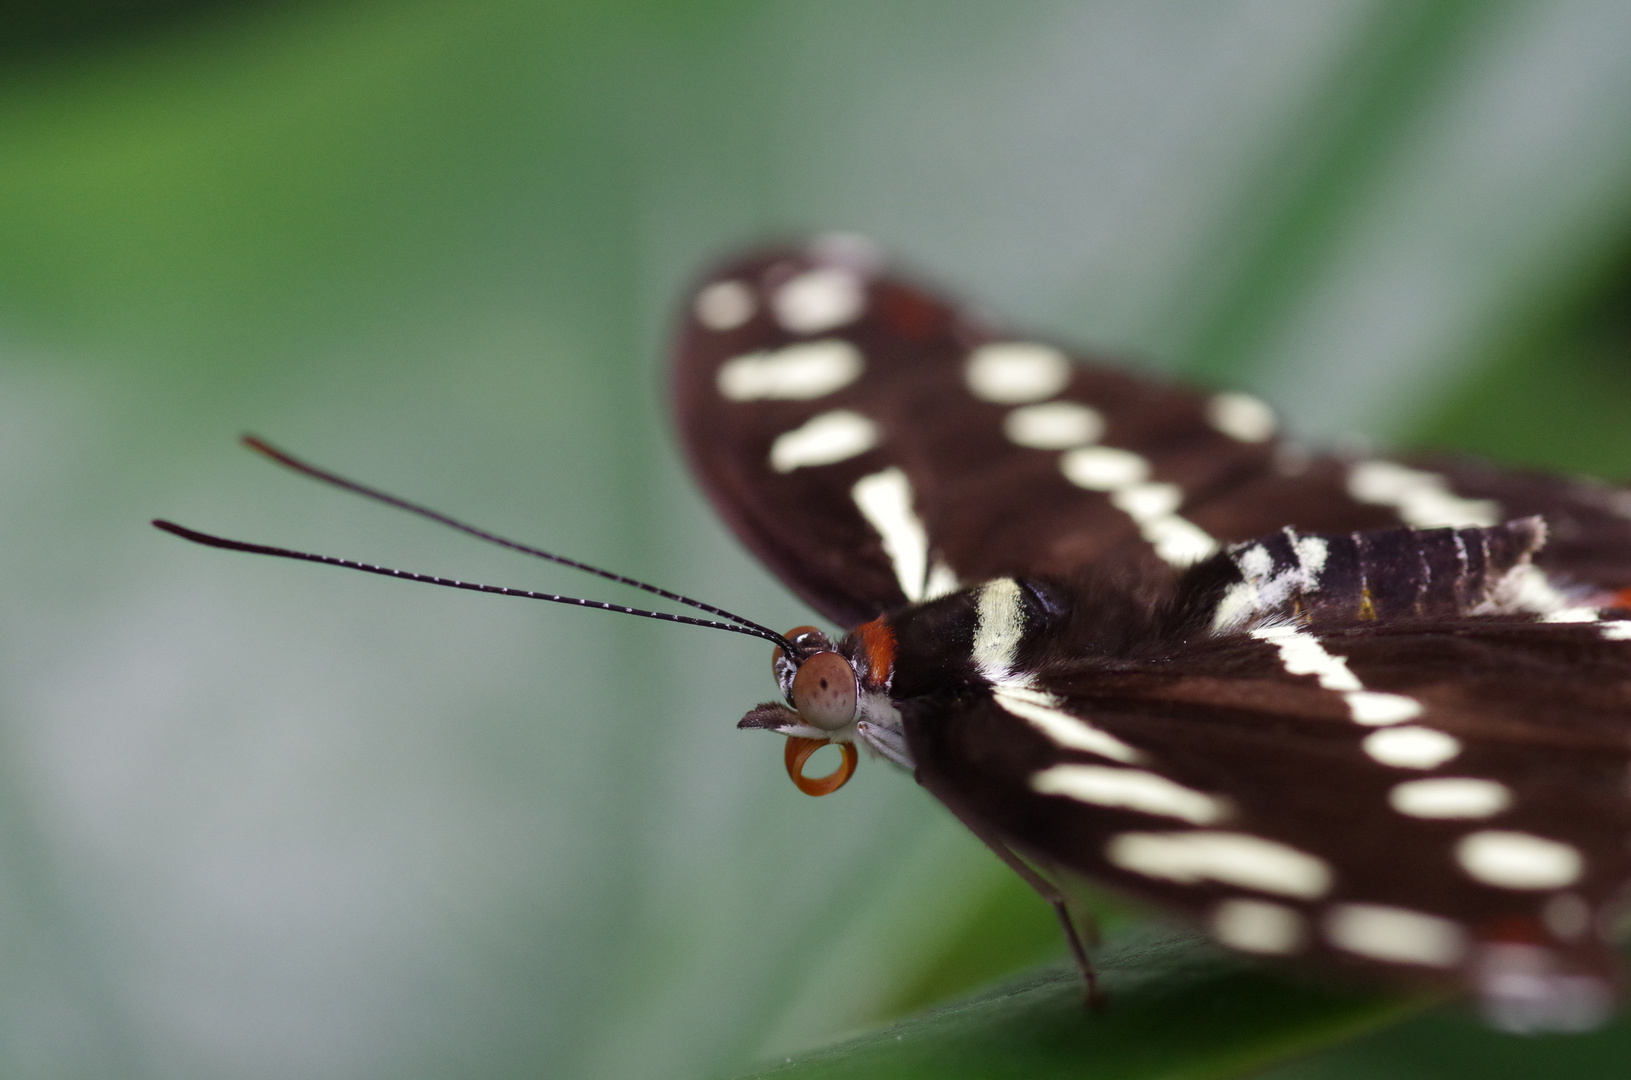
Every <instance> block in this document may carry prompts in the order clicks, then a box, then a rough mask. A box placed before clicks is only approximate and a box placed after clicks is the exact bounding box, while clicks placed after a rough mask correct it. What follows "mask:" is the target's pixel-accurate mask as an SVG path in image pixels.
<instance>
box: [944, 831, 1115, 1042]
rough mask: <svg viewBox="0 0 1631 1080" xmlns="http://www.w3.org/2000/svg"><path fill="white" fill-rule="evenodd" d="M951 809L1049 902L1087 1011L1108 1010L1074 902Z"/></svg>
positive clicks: (1092, 935) (1091, 929)
mask: <svg viewBox="0 0 1631 1080" xmlns="http://www.w3.org/2000/svg"><path fill="white" fill-rule="evenodd" d="M947 806H949V807H951V810H952V813H953V814H956V815H957V819H958V820H959V821H961V822H962V823H963V824H964V825H965V826H967V827H968V831H969V832H971V833H973V834H974V835H975V836H977V837H978V838H979V840H980V843H982V844H984V845H985V846H986V847H988V848H990V849H991V853H992V854H993V855H995V856H996V857H997V858H999V859H1001V860H1002V861H1003V863H1004V864H1005V865H1006V866H1007V867H1008V868H1009V869H1010V870H1012V871H1013V872H1014V873H1016V874H1018V875H1019V877H1020V880H1021V881H1023V882H1025V884H1027V885H1029V886H1030V887H1031V888H1032V889H1033V890H1035V891H1036V894H1037V895H1038V896H1040V897H1041V898H1042V899H1044V900H1046V901H1047V902H1048V904H1049V905H1050V906H1051V907H1052V908H1053V913H1054V915H1055V916H1057V917H1058V919H1059V926H1060V927H1061V928H1062V929H1063V930H1064V932H1065V944H1067V945H1069V946H1070V955H1071V957H1072V958H1073V959H1074V960H1075V961H1076V970H1078V971H1080V972H1081V973H1082V983H1083V985H1084V988H1085V990H1086V1003H1087V1007H1088V1008H1089V1009H1091V1010H1094V1011H1097V1010H1099V1009H1102V1008H1104V1002H1105V999H1104V992H1103V991H1102V990H1100V989H1099V973H1098V970H1097V969H1096V968H1094V966H1093V961H1092V959H1090V958H1089V957H1088V955H1087V945H1086V944H1085V943H1084V941H1083V937H1082V934H1081V932H1080V930H1079V929H1078V928H1077V926H1076V919H1075V918H1074V917H1073V916H1072V915H1071V912H1070V902H1069V901H1068V900H1067V899H1066V898H1065V894H1064V893H1062V892H1060V891H1059V887H1058V886H1057V885H1055V884H1054V883H1053V882H1051V881H1049V880H1048V879H1047V878H1045V877H1043V876H1042V875H1041V874H1039V873H1037V872H1036V870H1035V868H1033V867H1032V866H1031V864H1030V863H1028V862H1026V861H1025V860H1024V859H1022V858H1021V857H1020V856H1019V855H1018V853H1016V852H1015V851H1014V849H1013V848H1011V847H1009V846H1008V845H1007V844H1006V843H1005V842H1003V840H1002V838H1001V837H999V836H997V835H996V834H995V833H993V832H992V831H991V830H990V829H989V828H987V827H986V826H985V825H983V824H981V823H980V822H978V821H976V820H971V819H970V818H969V817H967V816H965V815H963V814H961V813H958V811H957V808H956V806H955V805H954V804H952V803H950V802H947ZM1087 929H1088V937H1089V939H1090V940H1092V941H1093V943H1094V944H1098V940H1099V928H1098V925H1097V923H1094V922H1091V921H1090V922H1089V925H1088V928H1087Z"/></svg>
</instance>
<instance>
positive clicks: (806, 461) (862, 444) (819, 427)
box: [770, 409, 878, 473]
mask: <svg viewBox="0 0 1631 1080" xmlns="http://www.w3.org/2000/svg"><path fill="white" fill-rule="evenodd" d="M877 445H878V425H877V424H874V423H873V422H872V421H871V420H868V419H867V418H866V417H864V416H862V415H861V414H860V413H857V412H851V411H849V410H848V409H834V410H833V411H832V412H824V413H822V414H820V415H819V416H812V417H811V418H810V419H809V420H808V421H806V422H805V424H804V425H803V426H802V427H798V428H794V429H793V430H792V431H788V432H785V433H783V434H781V435H778V436H777V437H776V441H775V442H774V443H772V444H771V446H770V467H771V468H773V469H775V470H776V471H777V472H779V473H788V472H792V471H793V470H794V469H802V468H805V467H807V466H811V465H832V464H835V463H837V462H840V461H848V460H849V459H850V458H852V457H855V456H856V455H858V454H864V453H866V452H867V451H868V450H871V449H872V448H873V447H874V446H877Z"/></svg>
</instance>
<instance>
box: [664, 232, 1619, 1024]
mask: <svg viewBox="0 0 1631 1080" xmlns="http://www.w3.org/2000/svg"><path fill="white" fill-rule="evenodd" d="M672 399H673V403H674V409H675V415H676V420H677V426H678V429H679V432H680V434H681V437H682V440H683V442H684V444H685V448H686V451H687V453H688V456H689V458H690V462H691V465H692V468H693V471H694V473H695V475H696V476H697V478H698V479H699V481H700V483H701V485H702V486H703V488H704V489H705V490H706V491H707V493H708V495H709V496H710V498H711V499H712V501H713V503H714V505H715V507H716V508H717V509H718V511H719V512H720V513H721V515H722V516H723V517H724V519H725V520H726V522H728V523H729V525H730V527H731V528H732V529H733V530H734V532H735V534H736V536H737V537H738V538H740V540H741V541H742V542H743V543H744V544H745V545H746V546H747V547H748V548H749V549H750V550H751V551H752V552H753V553H754V554H755V555H757V556H758V558H759V559H760V560H761V561H762V562H763V563H764V564H765V565H766V566H767V567H769V568H770V569H771V570H772V571H773V572H774V573H775V574H776V575H777V576H778V577H779V578H780V579H781V580H782V581H783V582H784V583H786V585H787V586H788V587H789V588H791V589H792V590H793V591H794V592H795V593H797V594H798V595H799V596H800V597H801V598H803V599H804V600H805V601H806V602H807V603H808V604H809V605H810V606H811V607H812V608H813V609H814V610H816V611H817V612H819V613H820V614H821V615H823V616H824V617H825V618H827V619H829V620H831V621H832V622H833V623H834V624H836V625H838V626H840V627H843V628H845V629H846V630H847V631H848V632H847V633H846V634H844V635H843V636H842V637H840V638H838V639H836V640H835V639H834V638H832V637H829V636H828V635H827V634H825V633H823V632H822V631H821V630H818V629H816V628H813V627H800V628H798V629H796V630H793V631H791V632H789V633H788V634H787V635H784V636H785V638H786V639H787V641H786V643H784V644H780V645H778V646H777V648H776V650H775V653H774V671H775V675H776V679H777V682H778V685H779V689H780V691H781V700H779V701H772V702H768V703H765V704H761V705H759V706H757V707H756V708H754V709H752V710H750V711H749V712H748V713H747V715H746V716H745V717H744V718H743V719H742V721H741V723H740V726H741V727H743V728H749V729H762V730H767V731H772V732H776V733H779V734H781V735H783V736H786V737H787V748H786V763H787V768H788V771H789V775H790V776H791V777H792V778H793V780H794V782H795V783H796V784H798V785H799V787H800V788H801V789H802V790H805V791H807V792H808V793H809V794H814V795H821V794H827V793H829V792H831V791H833V790H836V788H838V787H840V786H842V784H843V783H844V781H845V780H847V779H848V778H849V776H850V774H851V773H853V771H854V769H855V767H856V763H857V761H858V758H859V754H858V752H857V750H858V748H859V749H861V750H865V751H867V752H869V754H870V755H871V756H873V757H876V758H881V759H884V760H886V761H888V762H891V763H893V764H894V765H896V766H899V767H900V768H901V769H903V770H906V771H908V772H910V773H911V774H912V775H913V776H914V777H915V778H916V780H917V782H918V783H920V784H922V785H923V786H924V787H925V788H926V789H928V791H929V792H931V793H932V794H933V795H934V796H935V797H936V798H938V799H939V800H940V801H941V802H942V803H944V804H945V805H946V806H947V807H948V808H949V809H950V810H951V811H952V812H953V813H954V814H955V815H956V816H957V817H958V818H959V819H961V820H962V821H963V822H964V823H965V824H966V825H968V826H969V827H970V828H971V829H972V830H973V831H974V832H975V834H976V835H978V836H979V837H980V838H981V839H982V840H984V841H985V842H986V843H987V844H988V845H989V846H990V847H991V848H992V849H993V851H995V852H996V853H997V854H998V855H999V856H1000V857H1001V858H1003V859H1004V860H1005V861H1006V862H1007V863H1008V864H1009V865H1010V866H1012V867H1013V868H1014V869H1015V870H1016V871H1018V872H1019V873H1020V874H1021V875H1022V876H1024V877H1025V879H1026V880H1027V881H1028V882H1030V883H1031V884H1032V885H1033V887H1035V888H1036V889H1037V890H1038V891H1039V892H1040V893H1041V894H1042V895H1043V896H1044V897H1045V898H1047V899H1048V900H1049V901H1050V902H1052V903H1053V904H1054V906H1055V909H1056V910H1057V911H1058V913H1059V914H1060V918H1061V921H1062V922H1063V924H1064V926H1065V930H1066V934H1067V938H1068V940H1069V941H1070V942H1071V945H1072V947H1073V949H1074V950H1075V951H1076V954H1077V957H1078V960H1079V961H1080V962H1081V963H1082V964H1083V967H1084V970H1087V964H1086V958H1085V955H1084V954H1083V951H1082V948H1081V944H1080V940H1079V936H1078V934H1077V933H1076V931H1075V929H1074V928H1073V926H1072V923H1071V920H1070V917H1069V913H1068V911H1067V908H1066V906H1065V902H1064V896H1063V894H1062V893H1061V892H1060V890H1059V887H1058V885H1057V880H1058V879H1059V877H1060V876H1061V875H1064V876H1081V877H1085V878H1087V879H1089V880H1092V881H1094V882H1097V883H1100V884H1102V885H1105V886H1108V887H1110V888H1112V889H1114V890H1118V891H1120V892H1123V893H1125V894H1128V895H1130V896H1133V897H1136V898H1141V899H1143V900H1145V901H1148V902H1151V903H1153V904H1155V905H1158V906H1160V907H1162V908H1165V909H1167V910H1168V911H1170V912H1173V913H1175V914H1177V915H1179V916H1181V917H1183V918H1186V919H1188V920H1189V921H1191V922H1193V923H1195V924H1197V925H1199V926H1200V927H1201V928H1203V929H1204V930H1205V931H1206V932H1208V933H1209V934H1210V935H1211V936H1212V937H1214V938H1215V939H1216V940H1217V941H1219V942H1221V943H1222V944H1223V945H1225V946H1228V947H1230V948H1233V949H1236V950H1240V951H1243V952H1246V953H1251V954H1257V955H1260V956H1267V957H1275V958H1287V959H1292V960H1300V961H1306V962H1312V963H1316V964H1318V963H1324V964H1328V965H1336V966H1339V967H1343V968H1358V969H1363V970H1368V971H1371V972H1374V973H1377V974H1380V975H1383V976H1392V977H1399V978H1403V979H1407V980H1416V981H1425V982H1429V983H1433V982H1436V983H1440V984H1445V985H1450V986H1456V987H1464V988H1466V989H1468V990H1470V991H1471V992H1472V993H1474V994H1475V995H1476V996H1477V998H1478V999H1479V1001H1480V1002H1481V1004H1482V1007H1483V1010H1484V1012H1485V1014H1486V1015H1487V1016H1488V1017H1489V1018H1490V1019H1491V1020H1492V1021H1493V1022H1494V1023H1495V1024H1496V1025H1498V1026H1500V1027H1503V1028H1506V1029H1510V1030H1518V1031H1531V1030H1574V1029H1584V1028H1589V1027H1592V1026H1594V1025H1596V1024H1598V1023H1600V1022H1601V1021H1602V1020H1603V1019H1604V1018H1605V1017H1606V1016H1607V1015H1608V1014H1609V1013H1610V1012H1611V1010H1612V1008H1613V1004H1614V1000H1615V995H1616V985H1617V982H1618V965H1617V961H1616V957H1615V953H1614V949H1613V929H1614V926H1615V922H1616V918H1617V916H1618V914H1619V913H1620V911H1621V909H1622V908H1623V907H1624V902H1625V900H1626V898H1627V891H1628V885H1631V491H1628V490H1625V489H1620V488H1615V487H1611V486H1608V485H1604V484H1599V483H1596V482H1593V481H1590V480H1585V479H1574V478H1561V477H1557V476H1551V475H1544V474H1539V473H1528V472H1515V471H1509V470H1503V469H1500V468H1496V467H1494V466H1491V465H1488V464H1485V463H1483V462H1480V461H1475V460H1468V459H1462V458H1450V457H1446V458H1439V459H1432V460H1421V461H1396V460H1389V459H1385V458H1381V457H1373V456H1364V455H1361V456H1342V455H1332V454H1320V453H1314V452H1310V451H1308V450H1306V449H1304V448H1302V447H1300V446H1298V445H1297V444H1295V443H1292V442H1288V441H1286V440H1285V439H1283V438H1282V437H1281V434H1280V431H1279V424H1278V420H1277V417H1276V416H1275V414H1274V412H1273V411H1272V410H1271V409H1270V407H1269V406H1268V405H1266V404H1265V403H1263V402H1261V401H1259V400H1258V399H1256V398H1254V397H1250V396H1247V395H1244V394H1239V393H1233V392H1222V393H1204V392H1200V391H1197V390H1195V389H1192V388H1189V387H1186V386H1182V385H1178V384H1176V383H1173V382H1167V381H1162V380H1160V379H1157V378H1151V377H1149V376H1147V375H1135V374H1131V373H1129V372H1126V371H1122V370H1118V369H1116V368H1115V367H1113V366H1109V365H1106V364H1104V363H1102V362H1100V361H1097V360H1095V359H1093V358H1091V357H1087V356H1082V355H1079V354H1077V353H1073V352H1072V351H1070V350H1068V349H1066V348H1063V347H1061V346H1060V345H1058V344H1057V343H1055V342H1052V341H1048V340H1045V339H1043V338H1039V337H1036V336H1033V335H1030V334H1027V333H1022V332H1016V331H1013V330H1010V329H1008V328H1006V327H1003V326H1001V325H998V324H995V323H993V322H991V321H988V320H987V319H986V318H984V317H982V316H981V315H979V314H976V313H975V312H974V311H973V310H972V309H970V308H968V307H964V306H959V305H958V304H956V303H953V302H951V301H949V300H947V299H945V298H944V297H942V296H941V295H939V294H937V293H936V292H934V291H932V290H930V289H928V288H926V287H923V286H921V285H919V284H916V283H914V282H913V281H912V280H910V279H909V278H907V277H904V276H901V275H900V274H898V273H895V272H893V271H892V270H891V269H890V268H889V267H888V266H886V265H885V263H884V262H883V260H882V259H881V258H880V256H879V255H878V253H877V252H876V250H875V249H873V248H872V247H871V246H870V245H868V244H866V243H865V242H862V241H859V240H855V239H850V238H843V237H834V238H828V239H824V240H818V241H815V242H813V243H811V244H808V245H805V246H802V247H788V248H781V249H775V250H769V251H764V252H759V253H755V254H750V255H748V256H745V257H742V258H739V259H736V260H733V261H730V262H728V263H725V264H724V265H722V266H720V267H718V268H717V269H716V270H715V271H713V272H712V273H711V274H709V275H708V276H707V277H706V278H705V279H704V280H703V281H701V282H700V283H699V284H698V285H697V286H696V287H695V288H694V289H693V290H692V291H691V292H690V293H689V294H688V296H687V299H686V303H685V307H684V310H683V313H682V316H681V319H680V326H679V328H678V330H677V333H676V335H675V345H674V348H673V355H672ZM828 744H833V745H837V746H838V747H839V748H840V749H841V751H842V752H843V761H842V763H841V765H840V767H839V768H838V770H837V771H836V772H834V773H833V774H831V775H830V776H826V777H809V776H806V775H805V774H804V772H803V767H804V764H805V762H806V761H807V760H808V759H809V757H810V755H811V754H812V753H813V752H814V750H816V749H818V748H820V747H822V746H825V745H828Z"/></svg>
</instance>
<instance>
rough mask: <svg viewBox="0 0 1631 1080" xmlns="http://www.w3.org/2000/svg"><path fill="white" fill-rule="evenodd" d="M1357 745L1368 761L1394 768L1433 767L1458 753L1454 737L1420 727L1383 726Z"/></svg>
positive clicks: (1457, 744) (1458, 741)
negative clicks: (1368, 758)
mask: <svg viewBox="0 0 1631 1080" xmlns="http://www.w3.org/2000/svg"><path fill="white" fill-rule="evenodd" d="M1360 745H1361V746H1363V747H1364V749H1365V753H1367V754H1369V755H1370V756H1371V760H1373V761H1375V762H1377V763H1378V764H1381V765H1390V766H1392V767H1393V768H1395V769H1436V768H1438V767H1439V766H1440V765H1442V764H1444V763H1445V762H1446V761H1449V760H1450V759H1451V758H1453V757H1455V756H1456V755H1457V754H1459V753H1461V741H1460V740H1459V739H1457V738H1456V737H1455V736H1453V735H1446V734H1445V733H1444V732H1442V731H1437V730H1435V729H1433V728H1424V727H1394V728H1383V729H1382V730H1381V731H1373V732H1371V733H1370V734H1369V735H1367V736H1365V741H1364V742H1363V743H1361V744H1360Z"/></svg>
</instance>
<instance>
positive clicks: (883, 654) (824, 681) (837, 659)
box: [737, 619, 910, 795]
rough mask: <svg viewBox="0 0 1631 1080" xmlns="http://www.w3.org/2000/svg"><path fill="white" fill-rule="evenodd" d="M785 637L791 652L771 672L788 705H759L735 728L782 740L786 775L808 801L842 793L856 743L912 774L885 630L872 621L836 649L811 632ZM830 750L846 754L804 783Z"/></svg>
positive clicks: (777, 657) (778, 656)
mask: <svg viewBox="0 0 1631 1080" xmlns="http://www.w3.org/2000/svg"><path fill="white" fill-rule="evenodd" d="M784 636H785V637H786V639H787V642H788V644H789V645H790V646H791V648H790V649H789V648H783V647H782V646H779V645H778V646H776V649H775V652H774V653H773V654H772V656H771V671H772V673H773V674H774V675H775V677H776V684H777V685H778V686H779V687H780V688H781V692H782V697H783V698H784V699H785V701H786V704H783V703H781V702H768V703H766V704H763V705H760V706H758V707H756V708H754V709H752V710H751V711H750V712H749V713H748V714H747V715H746V716H744V717H743V718H742V720H741V722H740V723H739V724H738V725H737V726H738V727H743V728H763V729H765V730H768V731H774V732H776V733H778V734H780V735H785V736H786V737H787V750H786V762H787V775H788V776H789V777H790V778H791V779H792V781H793V783H794V784H795V785H796V786H797V787H798V789H799V790H800V791H802V792H804V793H805V794H806V795H827V794H830V793H831V792H834V791H837V790H838V789H839V788H841V787H843V786H844V784H845V783H847V782H848V781H849V778H850V777H851V776H852V775H854V773H855V767H856V764H857V762H858V760H859V755H858V754H857V752H856V746H857V744H860V745H864V746H866V747H867V748H868V749H869V750H871V751H873V752H874V753H877V754H881V755H883V756H885V757H888V758H889V759H890V760H892V761H894V762H896V763H897V764H900V765H905V766H908V767H909V765H910V760H909V759H908V758H907V757H906V753H905V743H904V740H903V739H902V738H901V735H900V716H899V713H898V712H896V710H895V707H894V705H893V704H892V703H891V702H890V700H889V679H890V675H891V674H892V673H893V668H894V643H895V636H894V631H893V629H891V627H890V626H889V624H888V623H887V622H886V621H885V620H883V619H875V620H873V621H872V622H869V623H867V624H865V625H864V626H861V627H860V628H858V629H857V630H856V631H855V632H854V633H852V634H849V635H848V636H846V637H845V638H844V639H843V640H842V641H838V642H834V641H833V640H832V639H831V638H829V637H828V636H827V635H826V634H825V633H823V632H822V631H820V630H818V629H816V628H815V627H813V626H800V627H796V628H794V629H792V630H789V631H788V632H787V633H786V635H784ZM828 745H833V746H836V747H837V748H838V749H839V751H840V753H842V755H843V760H842V762H841V763H840V764H839V767H838V769H837V770H836V771H834V772H833V773H831V774H829V775H827V776H820V777H810V776H806V775H805V774H804V764H805V762H807V761H808V760H809V759H810V757H811V756H812V755H813V754H814V753H815V752H816V751H817V750H820V749H821V748H822V747H824V746H828Z"/></svg>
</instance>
